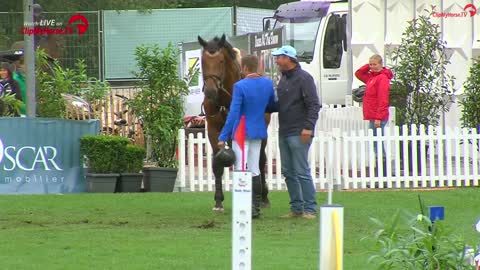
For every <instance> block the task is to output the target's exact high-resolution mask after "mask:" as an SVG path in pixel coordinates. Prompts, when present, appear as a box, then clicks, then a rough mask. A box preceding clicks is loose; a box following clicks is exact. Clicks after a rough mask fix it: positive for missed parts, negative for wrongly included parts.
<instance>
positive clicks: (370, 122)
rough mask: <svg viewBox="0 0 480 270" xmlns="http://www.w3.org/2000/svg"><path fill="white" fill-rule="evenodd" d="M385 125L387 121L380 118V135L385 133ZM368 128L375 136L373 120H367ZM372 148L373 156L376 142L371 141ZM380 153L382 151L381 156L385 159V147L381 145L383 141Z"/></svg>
mask: <svg viewBox="0 0 480 270" xmlns="http://www.w3.org/2000/svg"><path fill="white" fill-rule="evenodd" d="M385 125H387V121H386V120H382V121H381V122H380V130H381V131H382V134H381V135H383V134H385ZM368 128H369V129H373V136H377V129H376V128H375V121H373V120H370V121H369V122H368ZM373 150H374V152H375V156H376V155H377V142H374V143H373ZM382 153H383V158H384V159H385V158H386V156H387V155H386V152H385V147H384V146H383V142H382Z"/></svg>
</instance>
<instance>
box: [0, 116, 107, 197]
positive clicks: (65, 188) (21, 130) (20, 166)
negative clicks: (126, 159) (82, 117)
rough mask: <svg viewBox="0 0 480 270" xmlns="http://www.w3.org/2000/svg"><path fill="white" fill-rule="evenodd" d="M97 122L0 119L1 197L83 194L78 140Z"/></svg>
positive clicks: (95, 131) (94, 130)
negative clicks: (10, 195)
mask: <svg viewBox="0 0 480 270" xmlns="http://www.w3.org/2000/svg"><path fill="white" fill-rule="evenodd" d="M99 131H100V123H99V121H98V120H87V121H76V120H62V119H45V118H17V117H15V118H0V194H48V193H75V192H84V191H85V190H86V183H85V179H84V177H83V167H82V165H81V164H82V163H81V160H80V137H82V136H84V135H87V134H98V133H99Z"/></svg>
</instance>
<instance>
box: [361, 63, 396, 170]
mask: <svg viewBox="0 0 480 270" xmlns="http://www.w3.org/2000/svg"><path fill="white" fill-rule="evenodd" d="M355 76H356V77H357V78H358V79H359V80H361V81H362V82H364V83H365V84H366V85H367V86H366V88H365V95H364V97H363V119H365V120H367V121H369V128H370V129H373V135H374V136H377V128H381V132H382V134H383V131H384V128H385V125H386V124H387V121H388V118H389V111H388V107H389V103H390V100H389V99H390V98H389V96H390V80H391V79H392V78H393V73H392V71H391V70H390V69H388V68H386V67H384V66H383V60H382V57H381V56H380V55H378V54H374V55H372V56H371V57H370V59H369V62H368V64H365V65H364V66H362V67H361V68H359V69H358V70H357V71H356V72H355ZM373 146H374V150H375V154H376V153H377V143H374V145H373ZM382 153H383V161H382V164H383V173H384V176H385V175H386V162H385V156H386V154H385V149H384V147H383V144H382ZM377 174H378V173H377Z"/></svg>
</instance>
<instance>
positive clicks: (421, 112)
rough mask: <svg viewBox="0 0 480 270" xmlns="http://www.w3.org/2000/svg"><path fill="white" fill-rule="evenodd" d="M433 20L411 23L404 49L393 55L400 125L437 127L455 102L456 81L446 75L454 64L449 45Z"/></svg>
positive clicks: (393, 91) (420, 17)
mask: <svg viewBox="0 0 480 270" xmlns="http://www.w3.org/2000/svg"><path fill="white" fill-rule="evenodd" d="M432 13H433V11H432ZM429 15H430V14H429ZM430 18H431V16H425V15H421V16H419V17H418V18H416V19H414V20H412V21H409V22H408V27H407V28H406V30H405V32H404V33H403V37H402V41H401V44H400V46H399V47H398V48H397V49H395V50H394V51H393V52H392V60H393V62H394V64H393V66H392V69H393V71H394V73H395V79H394V82H393V87H392V94H394V95H396V97H395V100H394V103H395V102H398V104H399V106H400V107H398V108H397V110H398V114H397V116H401V117H399V119H398V121H397V123H398V124H400V125H402V124H409V125H410V124H416V125H421V124H423V125H425V126H428V125H433V126H436V125H438V122H439V119H440V113H441V112H447V111H448V109H449V107H448V106H449V104H450V102H451V100H452V94H453V79H454V78H453V77H452V76H449V75H448V74H446V66H447V64H449V63H450V62H449V60H448V59H447V55H446V42H445V41H443V40H442V35H441V32H440V31H439V25H437V24H434V23H432V22H431V21H430ZM402 104H405V106H402ZM403 116H404V117H403Z"/></svg>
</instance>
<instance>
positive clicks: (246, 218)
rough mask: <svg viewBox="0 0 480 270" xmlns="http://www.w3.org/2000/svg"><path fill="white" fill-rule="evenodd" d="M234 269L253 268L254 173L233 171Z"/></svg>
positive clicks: (246, 269) (244, 269) (247, 269)
mask: <svg viewBox="0 0 480 270" xmlns="http://www.w3.org/2000/svg"><path fill="white" fill-rule="evenodd" d="M232 197H233V199H232V200H233V202H232V208H233V212H232V270H250V269H252V174H251V173H250V172H249V171H234V172H233V196H232Z"/></svg>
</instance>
